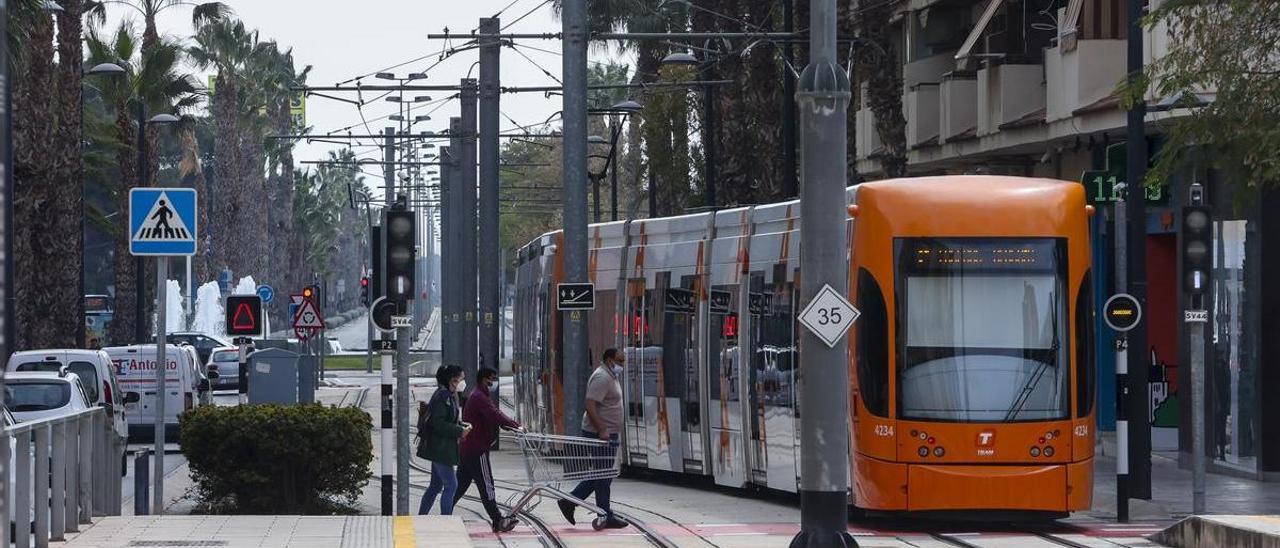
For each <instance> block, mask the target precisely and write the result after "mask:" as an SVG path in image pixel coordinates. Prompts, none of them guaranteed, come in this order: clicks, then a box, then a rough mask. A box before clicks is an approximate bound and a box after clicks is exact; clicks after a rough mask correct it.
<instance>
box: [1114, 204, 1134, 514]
mask: <svg viewBox="0 0 1280 548" xmlns="http://www.w3.org/2000/svg"><path fill="white" fill-rule="evenodd" d="M1114 211H1115V219H1113V222H1114V230H1113V231H1112V232H1113V235H1112V242H1113V245H1114V247H1115V271H1116V274H1115V276H1116V277H1115V284H1114V285H1115V290H1116V293H1125V292H1126V290H1127V289H1128V287H1129V280H1128V278H1127V276H1128V275H1127V272H1128V270H1129V267H1128V265H1127V264H1126V261H1125V257H1126V256H1127V253H1126V252H1125V251H1126V250H1125V235H1126V234H1128V232H1129V231H1128V228H1127V227H1126V226H1125V214H1124V213H1125V201H1124V200H1123V199H1121V200H1118V201H1116V202H1115V206H1114ZM1129 392H1130V383H1129V337H1128V335H1127V334H1121V336H1120V337H1118V338H1117V340H1116V521H1118V522H1120V523H1126V522H1128V521H1129V459H1130V457H1129V448H1130V445H1129Z"/></svg>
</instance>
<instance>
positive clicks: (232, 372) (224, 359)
mask: <svg viewBox="0 0 1280 548" xmlns="http://www.w3.org/2000/svg"><path fill="white" fill-rule="evenodd" d="M208 369H209V371H217V372H218V378H217V379H214V380H213V388H214V389H215V390H223V389H232V388H237V389H238V388H240V349H239V348H237V347H234V346H219V347H217V348H214V349H213V350H212V351H211V352H210V353H209V363H208Z"/></svg>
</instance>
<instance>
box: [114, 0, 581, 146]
mask: <svg viewBox="0 0 1280 548" xmlns="http://www.w3.org/2000/svg"><path fill="white" fill-rule="evenodd" d="M223 2H224V3H225V4H228V5H229V6H230V7H231V9H232V10H234V11H235V16H236V17H237V18H239V19H240V20H241V21H244V23H245V26H246V27H248V28H250V29H258V31H259V32H260V36H259V39H260V40H264V41H265V40H275V41H276V42H278V43H279V44H280V45H281V47H282V49H283V48H289V47H292V48H293V55H294V63H295V65H296V66H298V67H299V68H301V67H303V66H306V65H312V67H313V68H312V70H311V73H310V76H309V77H308V83H309V84H310V85H324V86H331V85H337V84H339V83H343V82H346V83H345V84H344V85H352V86H353V85H354V84H355V82H354V81H351V80H352V79H353V78H355V77H358V76H363V79H362V82H363V83H364V84H365V85H379V84H383V85H385V84H390V83H392V82H387V81H385V80H378V79H375V78H373V76H372V74H373V73H375V72H379V71H387V72H394V73H395V74H396V75H397V76H398V77H404V76H405V75H407V74H408V73H411V72H421V71H424V70H426V69H428V68H429V67H430V71H429V72H427V76H428V78H427V79H426V80H419V81H416V82H414V83H420V84H429V85H457V84H458V81H459V80H460V79H461V78H464V77H466V75H467V73H468V71H469V70H472V65H473V64H474V63H475V62H476V61H477V59H478V52H477V51H475V50H468V51H465V52H461V53H458V54H455V55H453V56H451V57H449V58H448V59H446V60H444V61H443V62H439V63H437V61H439V53H440V51H441V50H442V49H444V48H445V47H446V46H447V44H446V43H445V42H444V41H443V40H428V39H427V34H429V33H442V32H444V29H445V28H448V29H449V31H450V32H452V33H461V34H467V33H470V31H471V30H472V29H475V28H476V26H477V24H478V22H479V19H480V18H481V17H487V16H492V15H494V14H496V13H498V12H499V11H503V10H504V8H505V11H503V12H502V14H501V15H500V19H501V22H502V24H503V25H504V26H506V25H510V27H509V28H507V29H505V30H504V32H524V33H534V32H558V31H559V30H560V23H559V21H558V20H557V19H556V18H555V16H554V14H553V12H552V9H551V3H550V2H549V1H544V0H361V1H358V2H351V1H341V2H340V1H338V0H223ZM108 10H109V19H108V25H109V26H114V25H116V24H118V23H119V22H120V21H121V20H126V19H129V20H133V21H134V23H135V24H136V25H137V27H138V28H139V30H140V29H141V21H140V16H139V15H138V14H137V13H136V12H134V11H133V10H131V9H129V8H128V7H124V6H120V5H118V4H116V5H109V6H108ZM517 19H519V21H517ZM158 26H159V27H160V32H161V34H164V35H168V36H174V37H181V38H184V39H185V37H188V36H190V35H191V33H192V28H191V11H190V8H187V7H183V6H178V7H173V8H169V9H167V10H166V11H165V12H163V13H162V14H161V17H160V19H159V21H158ZM465 40H466V39H465V38H463V39H459V40H455V41H454V44H455V45H456V44H458V43H461V42H464V41H465ZM519 44H520V46H519V48H518V51H519V52H520V53H523V54H524V55H525V56H527V57H528V59H525V58H524V57H523V56H521V55H520V54H518V53H516V52H515V51H512V49H510V48H503V50H502V59H501V67H502V68H501V78H502V85H503V86H519V85H529V86H547V85H557V81H556V80H555V79H556V78H559V77H560V73H561V57H560V55H559V54H558V52H559V51H560V43H559V42H558V41H553V40H546V41H521V42H519ZM529 48H539V49H545V50H550V51H551V52H552V53H546V52H540V51H536V50H533V49H529ZM600 55H602V54H601V53H600V52H597V51H592V53H591V56H592V58H593V59H598V58H599V56H600ZM402 63H406V64H404V65H403V66H399V67H396V68H392V69H388V67H391V66H393V65H400V64H402ZM535 64H536V65H535ZM432 65H435V66H432ZM537 65H540V66H541V67H542V68H540V67H539V66H537ZM543 68H545V69H546V71H547V72H549V73H550V74H551V76H548V75H547V74H546V73H544V72H543ZM471 74H472V77H478V70H472V73H471ZM200 81H201V82H205V81H206V75H205V74H200ZM451 94H452V92H406V93H405V94H404V95H406V96H413V95H428V96H430V97H432V99H433V100H435V101H439V102H436V103H431V104H426V106H424V107H423V108H422V109H421V110H418V111H415V112H414V114H415V115H416V114H422V113H426V112H428V111H429V110H431V109H437V110H435V111H434V112H430V116H431V117H432V120H430V121H428V122H422V123H418V124H416V125H415V126H414V127H413V130H414V131H423V130H427V131H440V130H443V129H446V128H447V127H448V124H449V117H450V116H457V115H458V111H459V106H458V102H457V101H456V100H452V101H442V100H443V99H444V98H445V97H447V96H449V95H451ZM334 95H338V96H343V97H347V98H351V99H357V96H356V94H355V93H337V94H334ZM374 97H376V95H373V94H367V93H366V94H365V99H366V101H368V104H366V105H364V106H363V107H362V108H361V109H359V110H357V108H356V107H355V105H352V104H349V103H344V102H340V101H335V100H331V99H325V98H321V97H315V96H312V97H309V98H308V100H307V105H306V109H307V125H309V126H311V127H312V133H314V134H322V133H326V132H330V131H336V130H344V131H345V129H346V128H350V131H351V132H352V133H360V134H368V133H378V132H381V131H382V129H383V128H385V127H388V126H389V125H395V124H398V122H392V121H390V120H386V119H381V120H377V119H379V118H383V117H385V116H387V115H391V114H396V113H397V109H398V108H399V107H398V105H396V104H395V103H390V102H386V101H385V100H384V99H378V100H376V101H372V100H370V99H373V98H374ZM501 101H502V107H501V110H502V112H503V113H504V115H503V116H500V117H499V118H500V120H501V127H502V129H504V130H505V129H509V128H513V127H515V126H517V125H518V124H519V125H523V124H534V123H541V122H542V121H544V120H546V119H547V118H548V117H549V116H551V115H552V114H553V113H555V112H558V111H559V110H560V106H561V97H560V96H559V95H553V96H551V97H546V96H544V95H543V94H540V93H516V94H503V95H502V97H501ZM362 112H363V115H364V119H363V120H364V121H367V122H368V126H367V129H366V127H365V124H364V121H362V119H361V114H362ZM517 123H518V124H517ZM556 125H558V123H557V124H556ZM362 142H363V143H364V144H365V145H366V146H360V147H356V148H355V150H356V152H357V154H359V155H362V156H369V157H376V156H378V155H379V153H378V151H377V148H376V147H374V146H372V145H373V143H374V141H372V140H367V141H362ZM339 148H341V145H336V144H330V143H311V144H307V143H305V142H304V143H299V145H298V147H297V148H296V149H295V153H294V154H295V159H297V160H319V159H323V158H325V157H326V155H327V153H328V151H330V150H337V149H339ZM368 170H369V169H368V168H367V167H366V171H368Z"/></svg>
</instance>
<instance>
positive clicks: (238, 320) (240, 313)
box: [231, 303, 258, 330]
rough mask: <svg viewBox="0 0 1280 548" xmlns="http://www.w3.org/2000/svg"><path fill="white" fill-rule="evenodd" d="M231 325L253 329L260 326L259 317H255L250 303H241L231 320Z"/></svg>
mask: <svg viewBox="0 0 1280 548" xmlns="http://www.w3.org/2000/svg"><path fill="white" fill-rule="evenodd" d="M231 327H234V328H235V329H253V330H256V329H257V328H258V319H257V318H255V317H253V310H252V309H251V308H249V304H248V303H240V306H237V307H236V313H235V315H234V316H233V317H232V320H231Z"/></svg>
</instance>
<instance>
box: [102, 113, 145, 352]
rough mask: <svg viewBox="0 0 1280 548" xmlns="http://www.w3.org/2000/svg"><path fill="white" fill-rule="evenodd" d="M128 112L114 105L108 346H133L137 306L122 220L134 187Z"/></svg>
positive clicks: (134, 151)
mask: <svg viewBox="0 0 1280 548" xmlns="http://www.w3.org/2000/svg"><path fill="white" fill-rule="evenodd" d="M130 110H131V109H130V108H129V105H128V103H127V102H124V101H121V102H119V103H116V137H117V139H118V140H119V144H120V149H119V150H118V151H117V152H116V165H118V166H120V186H119V187H118V188H117V189H116V192H115V198H116V216H117V217H118V218H119V219H120V221H119V222H116V223H114V225H115V227H116V231H115V232H114V234H113V237H114V242H115V245H114V246H113V253H112V266H113V271H114V283H115V286H116V294H115V315H114V316H113V317H112V319H111V324H110V327H108V329H107V339H108V341H109V342H110V343H111V344H126V343H129V342H135V341H134V334H135V332H136V328H135V323H134V310H136V309H137V306H138V301H137V299H138V295H137V291H136V290H135V288H136V287H137V279H138V271H137V269H136V268H135V263H134V257H133V255H130V254H129V229H128V227H127V224H128V223H127V222H125V220H124V217H126V216H127V215H128V214H129V189H130V188H133V187H135V186H137V184H138V163H137V153H138V152H137V148H136V147H137V133H136V130H135V129H134V125H133V122H134V120H133V117H132V114H131V113H130Z"/></svg>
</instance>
